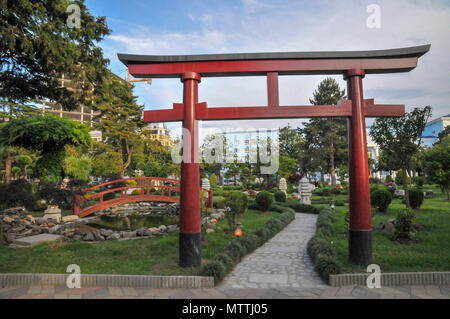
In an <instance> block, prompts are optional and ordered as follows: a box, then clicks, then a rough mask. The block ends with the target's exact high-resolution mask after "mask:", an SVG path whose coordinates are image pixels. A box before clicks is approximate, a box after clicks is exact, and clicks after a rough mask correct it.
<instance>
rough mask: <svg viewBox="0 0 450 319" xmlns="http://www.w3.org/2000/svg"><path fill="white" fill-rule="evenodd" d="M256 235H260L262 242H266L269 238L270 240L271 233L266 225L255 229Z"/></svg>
mask: <svg viewBox="0 0 450 319" xmlns="http://www.w3.org/2000/svg"><path fill="white" fill-rule="evenodd" d="M255 235H256V236H258V238H259V241H260V243H261V244H262V243H264V242H266V241H267V240H269V238H271V235H272V234H271V233H270V231H269V230H268V229H267V228H265V227H261V228H259V229H258V230H256V231H255Z"/></svg>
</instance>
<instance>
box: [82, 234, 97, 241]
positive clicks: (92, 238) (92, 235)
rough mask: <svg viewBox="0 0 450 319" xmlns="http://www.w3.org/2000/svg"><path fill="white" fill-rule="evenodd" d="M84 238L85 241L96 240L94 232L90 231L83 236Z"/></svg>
mask: <svg viewBox="0 0 450 319" xmlns="http://www.w3.org/2000/svg"><path fill="white" fill-rule="evenodd" d="M83 240H84V241H94V240H95V237H94V234H93V233H92V232H89V233H88V234H86V235H85V236H84V237H83Z"/></svg>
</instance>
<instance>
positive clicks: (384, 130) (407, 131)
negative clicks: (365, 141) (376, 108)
mask: <svg viewBox="0 0 450 319" xmlns="http://www.w3.org/2000/svg"><path fill="white" fill-rule="evenodd" d="M430 116H431V107H430V106H426V107H424V108H414V110H413V111H412V112H409V113H407V114H406V115H405V116H404V117H391V118H377V119H376V121H375V123H374V125H372V127H371V128H370V135H371V136H372V139H373V140H374V142H375V143H377V144H378V145H379V146H380V149H381V151H382V152H383V153H384V156H386V157H388V158H389V161H388V162H389V163H391V164H392V165H395V166H399V167H400V168H401V169H402V171H403V188H404V190H405V199H406V207H408V208H409V207H410V204H409V195H408V175H407V174H408V173H407V172H408V171H409V170H410V169H411V166H412V159H413V156H414V155H415V154H417V152H418V151H419V149H420V145H421V142H422V139H421V136H422V132H423V130H424V128H425V125H426V124H427V122H428V119H429V118H430Z"/></svg>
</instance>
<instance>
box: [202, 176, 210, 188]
mask: <svg viewBox="0 0 450 319" xmlns="http://www.w3.org/2000/svg"><path fill="white" fill-rule="evenodd" d="M202 188H203V189H205V190H208V191H209V190H210V189H211V184H210V183H209V179H207V178H206V177H205V178H203V179H202Z"/></svg>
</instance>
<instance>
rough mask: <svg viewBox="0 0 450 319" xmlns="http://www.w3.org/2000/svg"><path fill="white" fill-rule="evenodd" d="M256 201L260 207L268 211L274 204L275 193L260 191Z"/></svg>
mask: <svg viewBox="0 0 450 319" xmlns="http://www.w3.org/2000/svg"><path fill="white" fill-rule="evenodd" d="M255 203H256V205H258V209H260V210H261V211H263V212H266V211H268V210H269V208H270V206H272V203H273V195H272V194H271V193H269V192H267V191H262V192H259V193H258V195H256V198H255Z"/></svg>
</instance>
